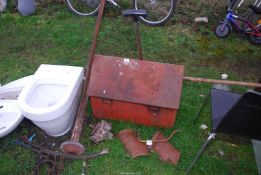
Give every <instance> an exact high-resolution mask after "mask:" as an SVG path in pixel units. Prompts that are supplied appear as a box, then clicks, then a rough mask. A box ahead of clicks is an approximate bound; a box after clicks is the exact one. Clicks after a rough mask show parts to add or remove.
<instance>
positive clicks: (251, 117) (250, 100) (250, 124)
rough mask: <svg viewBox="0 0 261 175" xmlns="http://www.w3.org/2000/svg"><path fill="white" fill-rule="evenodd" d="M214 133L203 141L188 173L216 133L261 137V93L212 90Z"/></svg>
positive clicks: (253, 137)
mask: <svg viewBox="0 0 261 175" xmlns="http://www.w3.org/2000/svg"><path fill="white" fill-rule="evenodd" d="M211 102H212V133H210V135H209V137H208V138H207V140H206V141H205V142H204V143H203V145H202V146H201V148H200V150H199V151H198V153H197V155H196V156H195V158H194V160H193V161H192V162H191V164H190V166H189V168H188V169H187V171H186V174H188V173H189V172H190V171H191V169H192V168H193V166H194V165H195V163H196V162H197V160H198V159H199V157H200V156H201V155H202V153H203V152H204V151H205V149H206V148H207V146H208V145H209V143H210V142H211V141H212V140H213V139H214V138H215V135H216V133H218V132H221V133H224V134H230V135H237V136H241V137H246V138H252V139H258V140H260V139H261V127H260V123H261V93H259V92H256V91H249V92H246V93H245V94H244V95H241V94H238V93H233V92H229V91H224V90H218V89H212V90H211Z"/></svg>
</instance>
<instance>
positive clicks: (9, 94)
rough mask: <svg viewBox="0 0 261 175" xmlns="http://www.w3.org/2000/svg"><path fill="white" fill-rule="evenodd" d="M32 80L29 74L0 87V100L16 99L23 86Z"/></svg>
mask: <svg viewBox="0 0 261 175" xmlns="http://www.w3.org/2000/svg"><path fill="white" fill-rule="evenodd" d="M32 80H33V75H29V76H26V77H23V78H20V79H18V80H15V81H12V82H10V83H8V84H5V85H3V86H1V87H0V100H16V99H17V98H18V96H19V94H20V92H21V90H22V89H23V88H24V86H25V85H26V84H28V83H30V82H31V81H32Z"/></svg>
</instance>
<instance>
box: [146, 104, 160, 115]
mask: <svg viewBox="0 0 261 175" xmlns="http://www.w3.org/2000/svg"><path fill="white" fill-rule="evenodd" d="M148 110H149V111H151V112H153V115H154V116H157V115H159V112H160V107H157V106H148Z"/></svg>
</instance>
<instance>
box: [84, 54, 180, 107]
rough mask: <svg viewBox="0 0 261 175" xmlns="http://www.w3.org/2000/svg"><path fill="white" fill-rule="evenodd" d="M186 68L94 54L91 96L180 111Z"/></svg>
mask: <svg viewBox="0 0 261 175" xmlns="http://www.w3.org/2000/svg"><path fill="white" fill-rule="evenodd" d="M183 75H184V66H180V65H174V64H164V63H157V62H152V61H144V60H137V59H129V58H121V57H114V56H103V55H94V60H93V64H92V70H91V77H90V81H89V86H88V90H87V93H88V95H89V96H96V97H101V98H107V99H113V100H119V101H125V102H132V103H138V104H143V105H149V106H158V107H163V108H170V109H178V108H179V103H180V96H181V90H182V82H183Z"/></svg>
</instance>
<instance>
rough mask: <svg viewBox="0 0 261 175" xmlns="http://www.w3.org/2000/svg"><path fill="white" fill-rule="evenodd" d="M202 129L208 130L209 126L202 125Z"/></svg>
mask: <svg viewBox="0 0 261 175" xmlns="http://www.w3.org/2000/svg"><path fill="white" fill-rule="evenodd" d="M199 128H200V129H207V128H208V126H207V125H205V124H202V125H200V127H199Z"/></svg>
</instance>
